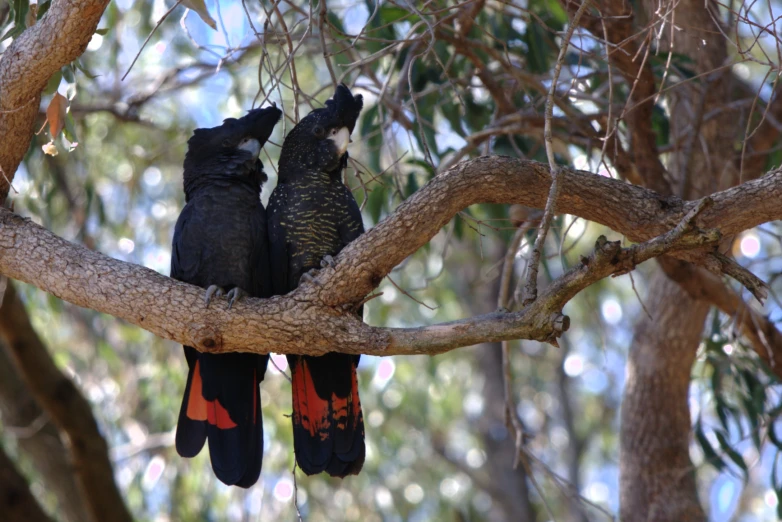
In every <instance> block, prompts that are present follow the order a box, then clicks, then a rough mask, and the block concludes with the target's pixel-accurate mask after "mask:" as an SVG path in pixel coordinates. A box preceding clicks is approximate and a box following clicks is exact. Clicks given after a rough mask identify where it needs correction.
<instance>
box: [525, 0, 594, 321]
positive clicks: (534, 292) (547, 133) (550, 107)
mask: <svg viewBox="0 0 782 522" xmlns="http://www.w3.org/2000/svg"><path fill="white" fill-rule="evenodd" d="M589 4H590V0H583V1H582V3H581V6H579V8H578V10H577V11H576V14H574V15H573V20H571V22H570V27H569V28H568V31H567V33H566V34H565V38H564V39H563V40H562V46H561V47H560V49H559V57H558V58H557V63H556V65H555V66H554V74H553V77H552V79H551V88H550V89H549V93H548V97H547V98H546V123H545V126H544V128H543V137H544V141H545V144H546V157H547V158H548V163H549V168H550V169H551V188H550V189H549V195H548V200H547V201H546V209H545V211H544V212H543V221H542V222H541V225H540V228H538V237H537V238H536V239H535V246H534V247H533V248H532V258H531V259H530V262H529V265H528V266H527V283H526V285H525V287H524V294H523V296H522V299H521V304H522V305H523V306H526V305H528V304H529V303H531V302H532V301H534V300H535V299H536V298H537V296H538V267H539V266H540V255H541V252H542V251H543V245H544V244H545V242H546V235H547V234H548V229H549V227H550V226H551V220H552V219H553V218H554V206H555V205H556V200H557V196H558V195H559V178H558V175H559V167H558V166H557V162H556V159H555V158H554V146H553V142H552V138H551V121H552V119H553V118H554V94H555V93H556V92H557V82H558V81H559V73H560V71H561V70H562V64H563V63H564V62H565V55H566V54H567V49H568V45H569V44H570V39H571V38H572V37H573V32H574V31H575V30H576V27H578V22H579V20H580V19H581V16H582V15H583V14H584V11H586V9H587V7H589Z"/></svg>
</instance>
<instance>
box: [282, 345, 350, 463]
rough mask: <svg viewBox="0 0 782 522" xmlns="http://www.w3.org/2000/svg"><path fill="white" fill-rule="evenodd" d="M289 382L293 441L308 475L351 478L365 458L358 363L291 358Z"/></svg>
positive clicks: (335, 357) (336, 357)
mask: <svg viewBox="0 0 782 522" xmlns="http://www.w3.org/2000/svg"><path fill="white" fill-rule="evenodd" d="M288 359H289V363H290V366H291V373H292V381H293V440H294V450H295V453H296V460H297V462H298V465H299V467H300V468H301V469H302V471H304V473H306V474H307V475H313V474H315V473H320V472H322V471H325V472H326V473H328V474H329V475H331V476H333V477H345V476H347V475H355V474H358V472H359V471H361V467H362V466H363V464H364V458H365V452H366V449H365V445H364V418H363V414H362V412H361V401H360V400H359V396H358V377H357V374H356V364H357V362H358V361H357V358H356V357H354V356H351V355H347V354H338V353H330V354H327V355H324V356H322V357H310V356H289V358H288Z"/></svg>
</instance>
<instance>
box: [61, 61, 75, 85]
mask: <svg viewBox="0 0 782 522" xmlns="http://www.w3.org/2000/svg"><path fill="white" fill-rule="evenodd" d="M61 71H62V77H63V78H65V81H66V82H68V83H74V82H75V81H76V78H74V76H73V67H72V66H71V64H68V65H64V66H63V68H62V69H61Z"/></svg>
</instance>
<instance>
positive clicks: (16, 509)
mask: <svg viewBox="0 0 782 522" xmlns="http://www.w3.org/2000/svg"><path fill="white" fill-rule="evenodd" d="M0 513H2V514H3V520H8V521H9V522H17V521H18V522H22V521H24V522H53V521H52V519H51V518H49V516H48V515H47V514H46V513H45V512H44V511H43V509H42V508H41V506H40V505H39V504H38V502H36V500H35V498H34V497H33V494H32V493H31V492H30V487H29V485H28V484H27V480H25V478H24V477H23V476H22V474H21V473H19V471H18V470H17V469H16V466H14V463H13V461H11V459H10V458H9V457H8V455H6V453H5V451H3V448H2V446H0Z"/></svg>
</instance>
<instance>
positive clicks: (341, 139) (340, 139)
mask: <svg viewBox="0 0 782 522" xmlns="http://www.w3.org/2000/svg"><path fill="white" fill-rule="evenodd" d="M328 139H330V140H331V141H333V142H334V145H336V146H337V150H338V151H339V155H340V156H342V155H343V154H345V151H346V150H348V144H349V143H350V131H349V130H348V128H347V127H341V128H340V129H338V130H337V131H336V132H335V133H334V134H332V135H331V136H329V138H328Z"/></svg>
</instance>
